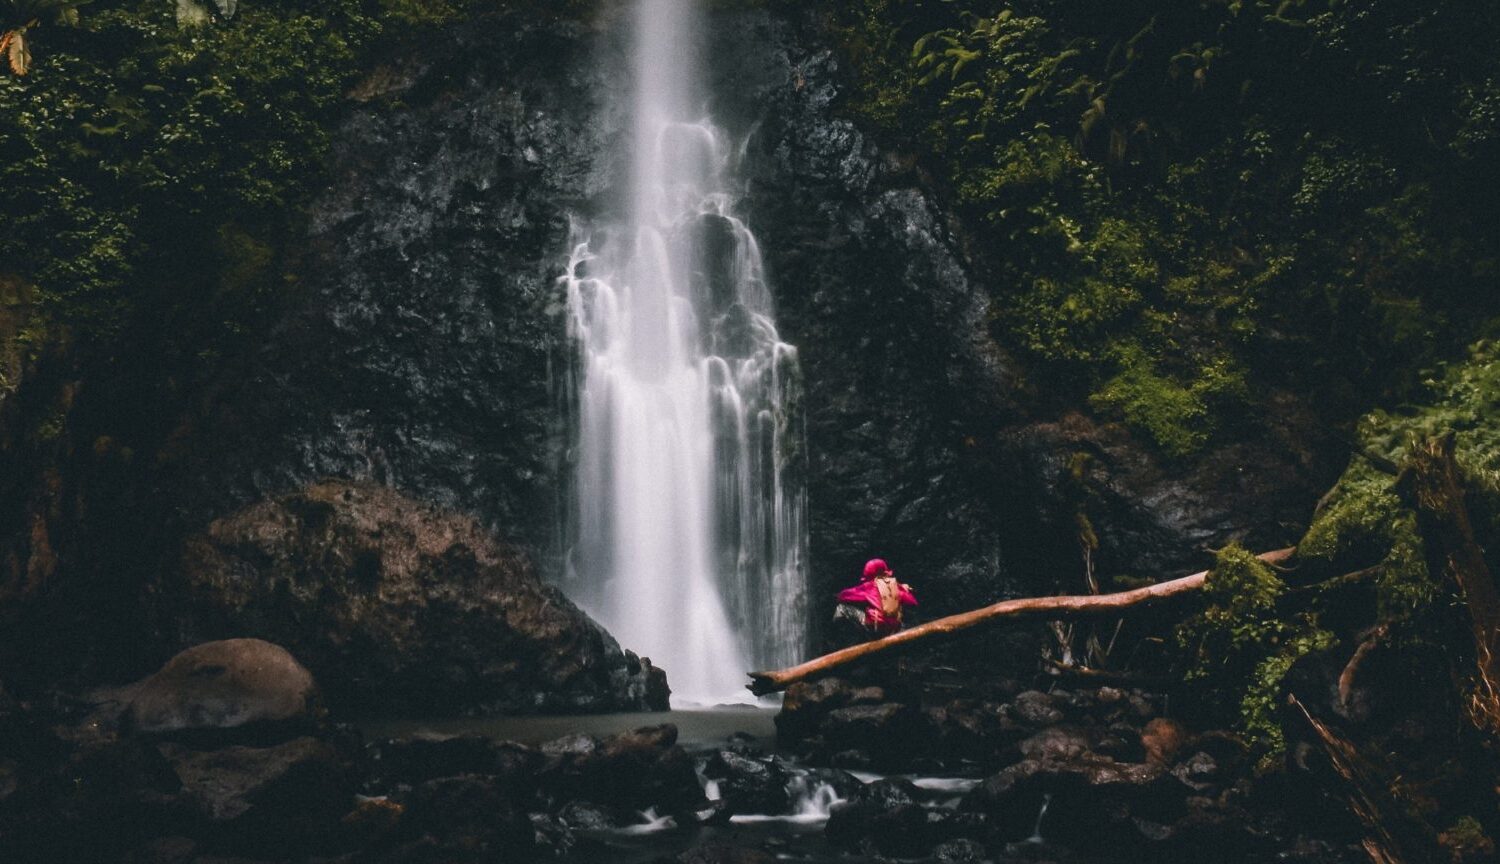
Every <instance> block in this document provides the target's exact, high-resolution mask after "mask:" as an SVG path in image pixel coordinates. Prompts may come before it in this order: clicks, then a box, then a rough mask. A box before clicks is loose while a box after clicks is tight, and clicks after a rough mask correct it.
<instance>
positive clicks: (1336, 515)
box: [1298, 340, 1500, 620]
mask: <svg viewBox="0 0 1500 864" xmlns="http://www.w3.org/2000/svg"><path fill="white" fill-rule="evenodd" d="M1426 383H1427V389H1428V392H1429V394H1430V395H1429V399H1430V403H1429V404H1427V405H1425V406H1423V407H1421V408H1416V409H1411V410H1408V411H1405V412H1399V413H1397V412H1389V411H1384V410H1376V411H1373V412H1371V413H1370V414H1368V415H1366V416H1365V417H1364V418H1362V419H1361V420H1360V422H1359V424H1358V427H1357V434H1358V437H1359V441H1360V444H1361V446H1363V447H1365V448H1367V449H1368V450H1369V451H1370V452H1373V453H1375V454H1377V455H1378V456H1380V457H1383V458H1384V459H1387V460H1390V461H1399V460H1400V459H1401V458H1402V457H1403V456H1404V454H1405V453H1406V451H1407V450H1408V449H1409V448H1410V446H1411V445H1412V444H1413V443H1414V442H1418V441H1423V440H1426V439H1428V438H1431V437H1434V436H1436V435H1440V434H1444V433H1446V432H1449V431H1453V432H1454V433H1456V438H1455V443H1456V450H1455V457H1456V458H1457V460H1458V463H1459V467H1460V468H1461V469H1462V470H1463V471H1464V473H1465V475H1466V476H1467V479H1468V480H1469V487H1470V489H1469V495H1470V499H1471V500H1470V505H1471V510H1472V511H1473V512H1475V513H1476V514H1478V515H1479V516H1481V517H1483V516H1485V515H1487V514H1488V516H1489V518H1490V520H1491V521H1490V524H1488V525H1483V524H1482V525H1480V526H1479V530H1481V531H1482V532H1483V533H1485V534H1486V535H1488V536H1493V535H1494V534H1495V533H1496V532H1500V521H1497V520H1496V517H1495V516H1494V515H1493V514H1496V513H1500V344H1496V343H1495V342H1493V341H1491V340H1480V341H1479V342H1477V343H1475V344H1474V345H1473V346H1471V348H1470V350H1469V356H1468V358H1467V360H1465V361H1464V362H1462V363H1455V364H1453V365H1451V366H1450V367H1449V368H1448V369H1447V370H1446V371H1445V372H1443V373H1442V374H1441V375H1438V376H1435V377H1432V378H1429V379H1428V380H1427V382H1426ZM1394 484H1395V478H1394V477H1392V476H1390V475H1389V474H1387V473H1383V472H1381V471H1379V470H1377V469H1376V468H1375V467H1374V466H1372V465H1371V464H1370V462H1369V460H1366V459H1356V460H1354V461H1353V462H1352V463H1351V464H1350V465H1349V468H1348V469H1347V470H1346V471H1345V472H1344V476H1343V477H1341V478H1340V479H1339V482H1338V484H1337V485H1336V486H1335V487H1334V489H1333V490H1332V491H1331V492H1330V493H1329V495H1328V496H1327V498H1326V499H1325V501H1324V505H1323V507H1322V508H1321V509H1320V510H1319V512H1318V514H1317V516H1316V518H1315V519H1314V520H1313V524H1312V526H1311V527H1310V528H1309V529H1308V531H1307V535H1306V536H1305V537H1304V538H1303V540H1302V542H1301V543H1300V544H1298V551H1299V554H1300V555H1301V556H1303V557H1304V558H1310V559H1321V560H1323V561H1326V562H1329V563H1330V564H1333V563H1334V562H1337V564H1338V566H1336V567H1333V568H1332V569H1335V570H1337V569H1340V568H1341V567H1342V568H1349V567H1363V566H1367V565H1369V564H1370V563H1373V562H1379V564H1380V567H1381V570H1380V580H1379V583H1378V586H1377V587H1378V593H1377V598H1378V600H1379V604H1380V615H1381V617H1382V618H1383V619H1390V620H1405V619H1408V618H1411V617H1412V616H1414V615H1416V614H1418V613H1419V612H1420V611H1422V610H1423V609H1425V608H1426V607H1427V606H1428V605H1429V604H1431V603H1432V602H1433V600H1434V599H1436V596H1437V586H1436V584H1435V583H1434V582H1433V580H1432V578H1431V577H1430V574H1429V573H1428V572H1427V564H1426V560H1425V558H1424V553H1423V549H1422V540H1421V537H1420V536H1419V535H1418V534H1417V524H1416V517H1415V515H1414V514H1413V513H1412V512H1411V511H1410V510H1408V509H1406V508H1405V507H1404V506H1403V504H1402V502H1401V501H1400V499H1399V498H1398V497H1397V496H1396V493H1395V491H1394V488H1393V487H1394Z"/></svg>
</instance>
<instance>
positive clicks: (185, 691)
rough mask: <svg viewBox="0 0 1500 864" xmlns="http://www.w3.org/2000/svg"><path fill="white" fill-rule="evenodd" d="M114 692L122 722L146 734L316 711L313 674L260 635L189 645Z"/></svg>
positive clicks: (291, 718)
mask: <svg viewBox="0 0 1500 864" xmlns="http://www.w3.org/2000/svg"><path fill="white" fill-rule="evenodd" d="M115 695H116V698H118V699H120V700H122V701H124V702H125V703H126V705H127V707H126V709H125V710H126V713H127V717H128V721H127V722H128V723H129V724H130V725H131V727H132V728H134V729H136V730H137V731H139V732H145V733H167V732H180V731H184V730H190V731H201V730H208V729H236V728H239V727H243V726H254V725H260V724H286V723H296V722H298V721H311V720H313V719H314V718H315V717H316V716H317V713H318V711H317V707H318V706H317V698H318V688H317V685H316V684H315V683H314V682H313V677H312V673H310V672H308V671H307V670H306V669H305V668H303V667H302V664H301V663H298V662H297V660H296V658H294V657H293V656H292V655H291V654H289V653H287V650H286V649H285V648H282V647H281V646H280V645H273V644H271V643H270V642H265V641H263V640H260V639H226V640H223V641H220V642H208V643H205V644H202V645H195V646H193V647H192V648H189V649H187V650H186V651H183V652H182V653H180V654H178V655H177V656H175V657H173V658H172V659H171V660H168V661H167V664H166V665H165V666H163V667H162V668H161V669H160V670H159V671H158V672H157V673H156V674H154V675H152V676H150V677H149V678H146V679H144V680H142V681H139V682H137V683H135V684H132V685H130V686H128V687H124V688H121V689H120V690H119V691H117V693H116V694H115Z"/></svg>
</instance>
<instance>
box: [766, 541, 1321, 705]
mask: <svg viewBox="0 0 1500 864" xmlns="http://www.w3.org/2000/svg"><path fill="white" fill-rule="evenodd" d="M1294 551H1295V550H1294V549H1291V548H1287V549H1277V550H1276V551H1274V552H1266V553H1264V554H1261V555H1258V556H1256V557H1258V558H1259V559H1260V560H1262V561H1265V562H1267V563H1271V564H1274V563H1276V562H1278V561H1284V560H1286V559H1287V558H1289V557H1291V555H1292V553H1293V552H1294ZM1207 576H1208V571H1207V570H1205V571H1203V572H1201V573H1194V574H1193V575H1191V576H1184V577H1182V578H1181V579H1173V580H1171V581H1168V582H1159V583H1157V584H1155V585H1148V586H1146V587H1145V588H1136V589H1134V590H1131V591H1120V592H1117V593H1114V594H1088V595H1065V596H1061V597H1022V598H1018V599H1015V600H1002V601H1000V602H999V603H995V604H992V605H989V606H985V607H983V608H981V609H975V610H972V611H969V612H961V613H959V614H957V615H949V616H948V617H946V618H939V619H937V620H935V621H929V622H927V623H926V624H923V625H921V626H919V627H913V628H911V629H910V630H902V631H901V632H899V633H894V634H892V635H890V636H887V637H885V638H883V639H874V640H871V641H869V642H862V643H860V644H858V645H853V646H850V647H848V648H844V649H841V650H839V651H834V652H833V653H831V654H824V655H823V656H822V657H817V658H814V659H812V660H809V661H807V662H806V663H802V664H800V665H797V666H792V667H790V668H787V669H780V670H776V671H771V672H751V673H750V683H749V684H748V685H746V686H748V687H749V688H750V692H752V693H754V694H756V695H757V696H760V695H764V694H766V693H774V692H776V691H778V690H785V689H786V688H787V687H789V686H791V685H792V684H794V683H796V682H798V681H802V680H804V679H807V678H812V677H814V676H816V675H821V674H823V673H825V672H829V671H831V670H833V669H837V668H838V667H840V666H846V665H848V664H850V663H853V662H855V661H857V660H863V659H865V658H868V657H872V656H874V655H876V654H881V653H885V652H888V651H893V650H896V649H900V648H903V647H905V646H908V645H910V644H912V643H913V642H917V641H920V640H923V639H929V638H932V637H935V636H949V635H953V634H955V633H959V632H962V631H964V630H968V629H969V628H971V627H975V626H978V625H980V624H988V623H991V622H994V621H1002V620H1018V619H1036V618H1042V619H1059V618H1084V617H1090V616H1096V615H1117V614H1120V613H1121V612H1123V611H1125V610H1135V609H1139V608H1142V607H1146V606H1151V605H1154V604H1156V603H1159V602H1161V601H1162V600H1165V599H1168V598H1170V597H1175V596H1177V595H1180V594H1186V593H1190V592H1193V591H1197V590H1199V589H1200V588H1202V587H1203V581H1204V579H1205V578H1207Z"/></svg>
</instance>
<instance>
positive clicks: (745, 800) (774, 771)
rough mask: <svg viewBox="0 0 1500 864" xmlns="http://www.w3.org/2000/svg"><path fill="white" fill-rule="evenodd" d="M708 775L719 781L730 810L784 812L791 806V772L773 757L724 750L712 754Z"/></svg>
mask: <svg viewBox="0 0 1500 864" xmlns="http://www.w3.org/2000/svg"><path fill="white" fill-rule="evenodd" d="M703 773H704V776H706V777H708V778H710V779H712V780H715V781H717V782H718V784H719V794H720V795H721V796H722V798H723V801H724V807H725V808H726V809H728V811H729V812H730V813H783V812H785V811H786V810H787V805H788V804H789V800H790V799H789V798H788V796H787V781H788V779H790V778H789V775H788V774H787V772H786V771H784V770H782V768H781V766H780V765H778V764H777V763H776V762H774V761H772V760H770V759H751V758H748V757H745V756H741V755H739V754H737V753H734V752H731V751H728V750H720V751H719V752H717V753H715V754H713V756H711V757H709V760H708V763H707V764H706V765H705V766H704V769H703Z"/></svg>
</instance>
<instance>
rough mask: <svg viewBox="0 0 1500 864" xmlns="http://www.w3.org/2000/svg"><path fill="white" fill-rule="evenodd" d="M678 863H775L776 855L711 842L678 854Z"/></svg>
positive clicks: (676, 859)
mask: <svg viewBox="0 0 1500 864" xmlns="http://www.w3.org/2000/svg"><path fill="white" fill-rule="evenodd" d="M672 860H675V861H677V862H678V864H775V861H776V856H775V855H772V854H770V853H769V852H763V851H761V850H759V849H746V848H744V847H743V846H730V845H727V844H723V843H711V844H708V845H704V846H698V847H696V848H693V849H689V850H688V851H686V852H684V853H682V854H681V855H678V856H677V857H676V858H675V859H672Z"/></svg>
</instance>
